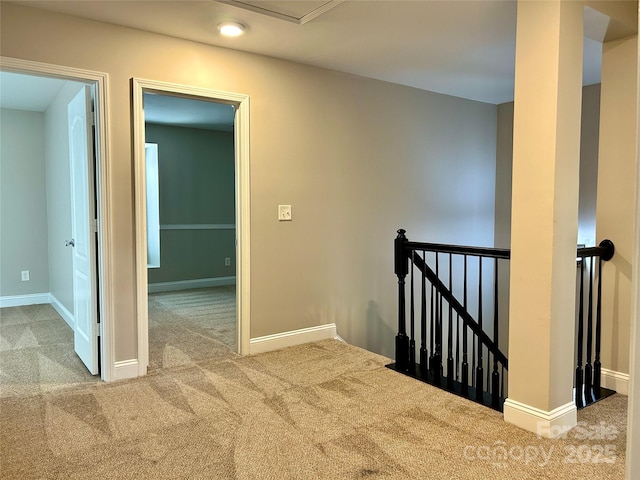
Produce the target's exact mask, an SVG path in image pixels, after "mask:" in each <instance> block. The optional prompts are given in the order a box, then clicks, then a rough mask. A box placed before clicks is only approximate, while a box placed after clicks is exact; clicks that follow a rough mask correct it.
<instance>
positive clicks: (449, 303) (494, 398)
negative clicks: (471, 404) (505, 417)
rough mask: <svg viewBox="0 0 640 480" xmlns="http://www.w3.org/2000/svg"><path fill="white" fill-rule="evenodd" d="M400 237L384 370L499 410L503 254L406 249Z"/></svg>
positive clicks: (503, 366)
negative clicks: (391, 358)
mask: <svg viewBox="0 0 640 480" xmlns="http://www.w3.org/2000/svg"><path fill="white" fill-rule="evenodd" d="M405 233H406V232H405V231H404V230H398V237H397V238H396V240H395V273H396V275H397V276H398V335H397V336H396V361H395V363H393V364H391V365H389V368H392V369H394V370H397V371H399V372H402V373H405V374H407V375H410V376H412V377H415V378H418V379H420V380H422V381H425V382H427V383H430V384H432V385H436V386H438V387H440V388H443V389H445V390H448V391H450V392H453V393H456V394H458V395H461V396H464V397H466V398H469V399H470V400H473V401H476V402H479V403H482V404H485V405H487V406H489V407H491V408H494V409H496V410H499V411H502V406H503V403H504V388H505V375H506V370H507V368H508V361H507V357H506V356H505V355H504V353H502V351H501V350H500V348H499V343H500V316H499V308H498V307H499V297H498V290H499V289H498V282H499V263H502V262H503V261H507V262H508V260H509V257H510V252H509V250H505V249H496V248H482V247H463V246H457V245H442V244H433V243H418V242H409V240H408V239H407V238H406V236H405ZM454 259H455V260H454ZM454 264H455V265H454ZM407 276H408V277H409V322H408V324H409V331H407V305H406V293H405V290H406V279H407ZM416 276H418V277H419V280H418V282H419V285H418V284H417V283H418V282H416V280H415V277H416ZM443 279H444V281H443ZM487 279H488V280H489V283H490V284H491V286H490V287H489V288H487V287H486V280H487ZM454 291H455V293H454ZM416 297H419V316H420V322H419V323H417V322H416ZM458 298H462V300H461V301H460V300H458ZM471 311H473V312H474V313H475V318H474V316H473V315H472V314H471V313H470V312H471ZM505 313H506V312H505ZM485 329H486V331H485ZM417 330H418V331H419V339H420V346H419V361H418V362H417V363H416V338H417V337H416V335H417V333H416V331H417ZM487 332H489V333H487ZM445 355H446V357H445Z"/></svg>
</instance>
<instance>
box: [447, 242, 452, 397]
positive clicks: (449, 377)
mask: <svg viewBox="0 0 640 480" xmlns="http://www.w3.org/2000/svg"><path fill="white" fill-rule="evenodd" d="M452 256H453V255H452V254H451V253H450V254H449V291H450V292H453V280H452V278H453V262H452V260H451V258H452ZM448 326H449V331H448V332H447V388H450V389H451V388H453V306H452V305H451V303H450V302H449V324H448Z"/></svg>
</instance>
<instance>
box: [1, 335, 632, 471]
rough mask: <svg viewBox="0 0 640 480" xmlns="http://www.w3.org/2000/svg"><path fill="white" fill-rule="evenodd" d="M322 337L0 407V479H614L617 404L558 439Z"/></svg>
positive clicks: (619, 428) (620, 442) (621, 427)
mask: <svg viewBox="0 0 640 480" xmlns="http://www.w3.org/2000/svg"><path fill="white" fill-rule="evenodd" d="M386 362H388V359H386V358H383V357H381V356H378V355H375V354H372V353H370V352H367V351H365V350H362V349H359V348H356V347H353V346H349V345H346V344H344V343H340V342H338V341H333V340H329V341H324V342H319V343H313V344H307V345H302V346H298V347H293V348H289V349H285V350H280V351H276V352H270V353H265V354H261V355H256V356H247V357H239V356H235V357H231V358H226V359H220V358H210V359H205V360H201V361H198V362H196V363H195V364H192V365H186V366H177V367H172V368H164V369H158V370H156V371H155V372H154V373H152V374H150V375H147V376H146V377H142V378H140V379H134V380H128V381H123V382H118V383H109V384H107V383H98V384H93V385H84V386H77V387H73V388H69V389H66V390H58V391H54V392H41V393H38V394H33V395H15V396H12V397H4V398H0V424H1V425H2V428H0V462H1V463H0V472H1V473H0V476H2V478H7V479H13V478H15V479H26V478H65V479H76V478H77V479H88V478H99V479H146V478H150V479H158V478H161V479H173V478H176V479H178V478H180V479H242V480H244V479H274V480H275V479H278V480H280V479H336V480H337V479H340V480H342V479H361V478H372V479H373V478H376V479H383V478H384V479H416V480H417V479H447V480H450V479H467V478H468V479H554V480H563V479H576V478H579V479H621V478H623V473H624V461H625V442H626V435H625V425H626V408H627V407H626V405H627V398H626V397H625V396H622V395H614V396H612V397H610V398H608V399H606V400H604V401H602V402H600V403H598V404H595V405H593V406H590V407H588V408H586V409H584V410H581V411H580V412H579V413H578V415H579V417H578V418H579V421H580V424H579V426H578V427H577V428H576V429H574V430H573V431H571V432H568V433H567V435H566V438H563V439H557V440H548V439H543V438H538V437H537V436H536V435H535V434H532V433H529V432H526V431H523V430H520V429H518V428H516V427H513V426H511V425H509V424H506V423H505V422H504V421H503V420H502V416H501V414H499V413H498V412H495V411H493V410H490V409H487V408H485V407H482V406H479V405H477V404H474V403H471V402H469V401H466V400H464V399H461V398H459V397H456V396H454V395H451V394H449V393H447V392H444V391H441V390H438V389H436V388H434V387H431V386H429V385H425V384H422V383H419V382H416V381H415V380H412V379H410V378H408V377H405V376H403V375H400V374H398V373H396V372H393V371H391V370H389V369H387V368H385V367H384V365H385V363H386Z"/></svg>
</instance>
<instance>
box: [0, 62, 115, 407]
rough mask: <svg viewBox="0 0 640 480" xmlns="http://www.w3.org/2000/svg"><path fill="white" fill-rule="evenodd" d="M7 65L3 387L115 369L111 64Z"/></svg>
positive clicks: (57, 382)
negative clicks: (102, 67)
mask: <svg viewBox="0 0 640 480" xmlns="http://www.w3.org/2000/svg"><path fill="white" fill-rule="evenodd" d="M0 75H1V76H2V81H1V82H0V85H1V88H2V90H1V95H0V100H1V107H2V117H3V121H2V124H1V130H2V132H1V133H2V137H3V141H2V144H3V154H2V158H0V161H1V163H2V164H1V168H2V183H3V189H2V190H3V191H2V195H3V199H2V200H3V201H2V204H3V208H2V216H1V220H0V237H1V241H0V243H1V244H2V252H1V254H2V266H1V268H0V275H1V276H2V290H1V291H0V307H2V310H1V311H0V323H2V335H1V336H2V338H1V340H2V342H1V343H2V348H1V349H0V350H1V352H0V355H2V371H3V382H2V383H3V384H2V387H3V388H2V389H3V393H9V394H12V393H16V394H20V393H34V392H36V391H38V390H40V391H41V390H42V389H46V390H47V391H50V390H53V389H55V388H58V387H64V386H66V385H69V384H77V383H84V382H92V381H96V380H100V379H104V380H110V379H111V375H112V373H113V368H112V366H113V357H112V353H113V352H112V349H111V348H110V346H111V344H110V340H111V336H110V332H111V323H110V321H109V319H108V314H107V311H108V305H107V302H106V298H105V291H106V289H107V287H106V285H102V286H101V285H100V284H102V283H106V275H105V274H106V272H107V271H108V270H107V269H106V268H105V265H104V262H103V254H104V249H105V248H108V247H107V246H105V245H104V241H103V239H104V236H105V235H106V233H107V230H108V229H107V222H106V221H105V218H106V217H105V212H106V210H107V205H105V203H104V202H103V198H104V196H103V194H104V191H103V186H104V185H103V182H102V180H103V178H104V170H103V165H104V157H105V148H104V147H105V145H106V143H105V136H106V130H105V127H104V119H105V110H104V107H105V103H104V76H103V75H102V74H99V73H97V72H88V71H82V70H77V69H73V70H72V69H67V68H65V67H59V66H54V65H48V64H40V63H36V62H27V61H20V60H15V59H5V58H3V59H2V68H1V71H0ZM4 187H6V188H4ZM20 195H23V196H24V198H22V200H21V198H19V196H20ZM7 196H8V197H9V198H5V197H7ZM99 228H100V231H101V233H98V230H99ZM16 272H17V273H16ZM100 320H102V321H103V323H102V324H101V323H100Z"/></svg>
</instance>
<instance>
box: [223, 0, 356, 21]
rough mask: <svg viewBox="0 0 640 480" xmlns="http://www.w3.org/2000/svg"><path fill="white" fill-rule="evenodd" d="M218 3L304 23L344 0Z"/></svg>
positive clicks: (247, 0)
mask: <svg viewBox="0 0 640 480" xmlns="http://www.w3.org/2000/svg"><path fill="white" fill-rule="evenodd" d="M218 1H219V2H220V3H226V4H227V5H233V6H234V7H238V8H242V9H244V10H249V11H251V12H256V13H261V14H263V15H267V16H269V17H273V18H278V19H280V20H286V21H288V22H293V23H297V24H298V25H304V24H305V23H307V22H310V21H311V20H313V19H314V18H316V17H318V16H320V15H322V14H323V13H325V12H328V11H329V10H331V9H332V8H334V7H337V6H338V5H340V4H341V3H342V2H343V1H344V0H303V1H299V0H285V1H272V0H218Z"/></svg>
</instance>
